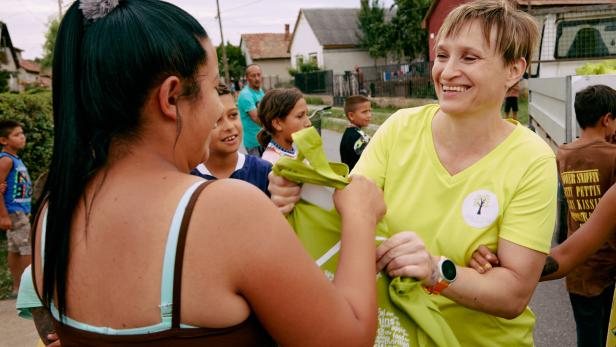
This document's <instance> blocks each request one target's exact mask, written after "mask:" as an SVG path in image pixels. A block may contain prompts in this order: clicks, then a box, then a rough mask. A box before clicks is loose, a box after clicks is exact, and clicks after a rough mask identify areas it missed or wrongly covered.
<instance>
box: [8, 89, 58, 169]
mask: <svg viewBox="0 0 616 347" xmlns="http://www.w3.org/2000/svg"><path fill="white" fill-rule="evenodd" d="M52 112H53V111H52V106H51V93H50V92H48V91H47V92H40V93H36V94H27V93H20V94H11V93H2V94H0V119H2V120H5V119H12V120H15V121H18V122H20V123H22V124H23V125H24V132H25V133H26V138H27V140H26V148H24V149H23V150H22V151H21V152H20V153H19V156H20V157H21V158H22V159H23V161H24V163H25V164H26V166H27V167H28V171H29V173H30V178H31V179H32V180H33V181H34V180H35V179H36V178H37V177H38V176H39V175H40V174H41V173H42V172H44V171H46V170H47V168H48V167H49V163H50V161H51V152H52V147H53V113H52Z"/></svg>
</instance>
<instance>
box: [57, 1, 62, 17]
mask: <svg viewBox="0 0 616 347" xmlns="http://www.w3.org/2000/svg"><path fill="white" fill-rule="evenodd" d="M60 19H62V0H58V21H60Z"/></svg>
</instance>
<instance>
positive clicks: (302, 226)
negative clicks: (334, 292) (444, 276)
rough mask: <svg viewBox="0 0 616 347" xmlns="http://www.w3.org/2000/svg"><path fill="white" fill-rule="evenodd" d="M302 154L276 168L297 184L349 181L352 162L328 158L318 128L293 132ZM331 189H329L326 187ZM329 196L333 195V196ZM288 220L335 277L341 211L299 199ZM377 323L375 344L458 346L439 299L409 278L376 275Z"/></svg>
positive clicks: (384, 233)
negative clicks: (434, 301)
mask: <svg viewBox="0 0 616 347" xmlns="http://www.w3.org/2000/svg"><path fill="white" fill-rule="evenodd" d="M293 141H294V143H295V146H296V147H297V149H298V153H299V155H298V158H297V159H291V158H288V157H283V158H281V159H280V160H279V161H278V162H276V164H275V165H274V167H273V171H274V172H275V173H276V174H277V175H280V176H282V177H285V178H286V179H289V180H291V181H294V182H297V183H311V184H315V185H320V186H326V187H333V188H337V189H342V188H344V187H345V186H346V185H347V184H348V183H349V178H348V172H349V170H348V167H347V166H346V165H345V164H342V163H331V162H328V161H327V157H326V155H325V152H324V151H323V144H322V141H321V137H320V136H319V134H318V133H317V132H316V130H315V129H314V128H307V129H304V130H301V131H299V132H297V133H295V134H293ZM325 194H327V192H325ZM329 198H330V199H331V196H330V197H329ZM287 220H288V221H289V223H290V224H291V226H292V227H293V229H294V230H295V232H296V234H297V236H298V238H299V239H300V241H301V242H302V244H303V245H304V248H305V249H306V250H307V251H308V253H309V254H310V255H311V256H312V258H313V259H315V262H316V263H317V265H318V266H320V267H321V269H322V270H323V272H324V273H325V275H326V276H327V277H328V278H329V279H330V280H332V279H333V278H334V276H335V271H336V266H337V264H338V254H339V249H340V230H341V222H340V216H339V215H338V213H337V212H336V210H335V209H332V210H325V209H323V208H321V207H319V206H317V205H314V204H312V203H310V202H308V201H305V200H300V201H299V202H298V203H297V204H296V206H295V209H294V210H293V212H291V213H290V214H289V216H288V217H287ZM390 236H391V235H390V234H389V231H388V229H387V226H386V224H385V223H384V222H381V223H379V225H378V226H377V231H376V244H378V243H379V242H380V241H382V240H384V239H386V238H388V237H390ZM376 281H377V295H378V298H377V299H378V300H377V302H378V306H379V309H378V313H379V327H378V331H377V337H376V341H375V344H374V345H375V346H383V347H385V346H387V347H390V346H393V347H396V346H400V347H404V346H422V347H423V346H438V347H445V346H446V347H458V346H460V344H459V342H458V341H457V339H456V337H455V336H454V334H453V332H452V331H451V329H450V328H449V325H448V324H447V322H445V320H444V319H443V317H442V316H441V314H440V311H439V310H438V307H437V306H436V304H434V303H433V302H432V300H431V299H430V296H429V294H428V293H427V292H426V291H425V290H424V289H423V288H422V286H421V284H420V283H419V282H417V281H415V280H413V279H410V278H399V277H397V278H394V279H393V280H392V279H391V278H390V277H388V276H387V275H386V274H384V273H379V274H377V276H376Z"/></svg>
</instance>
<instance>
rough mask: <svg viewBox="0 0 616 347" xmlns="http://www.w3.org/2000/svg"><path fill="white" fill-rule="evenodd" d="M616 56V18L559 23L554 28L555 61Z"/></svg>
mask: <svg viewBox="0 0 616 347" xmlns="http://www.w3.org/2000/svg"><path fill="white" fill-rule="evenodd" d="M612 55H616V17H612V18H595V19H583V20H567V21H561V22H559V23H558V24H557V28H556V52H555V54H554V56H555V57H556V59H564V58H590V57H605V56H612Z"/></svg>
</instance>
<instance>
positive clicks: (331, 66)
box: [289, 8, 386, 74]
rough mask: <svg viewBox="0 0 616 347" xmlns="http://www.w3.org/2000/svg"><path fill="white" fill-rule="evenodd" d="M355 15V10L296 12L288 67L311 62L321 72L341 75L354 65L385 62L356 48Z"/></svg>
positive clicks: (358, 44) (352, 68)
mask: <svg viewBox="0 0 616 347" xmlns="http://www.w3.org/2000/svg"><path fill="white" fill-rule="evenodd" d="M358 14H359V9H358V8H311V9H300V11H299V14H298V16H297V21H296V22H295V28H294V30H293V36H292V37H291V42H290V44H289V53H290V54H291V65H292V66H294V67H297V66H298V65H299V62H303V61H307V60H312V61H314V62H316V63H317V64H318V65H319V67H320V68H321V69H323V70H333V72H334V74H342V73H344V72H345V71H353V70H354V67H355V66H356V65H358V66H372V65H382V64H385V63H386V61H385V59H378V60H376V61H375V59H373V58H372V57H370V55H369V54H368V50H367V49H365V48H361V47H360V37H361V35H362V32H361V30H360V28H359V25H358V19H357V18H358Z"/></svg>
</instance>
